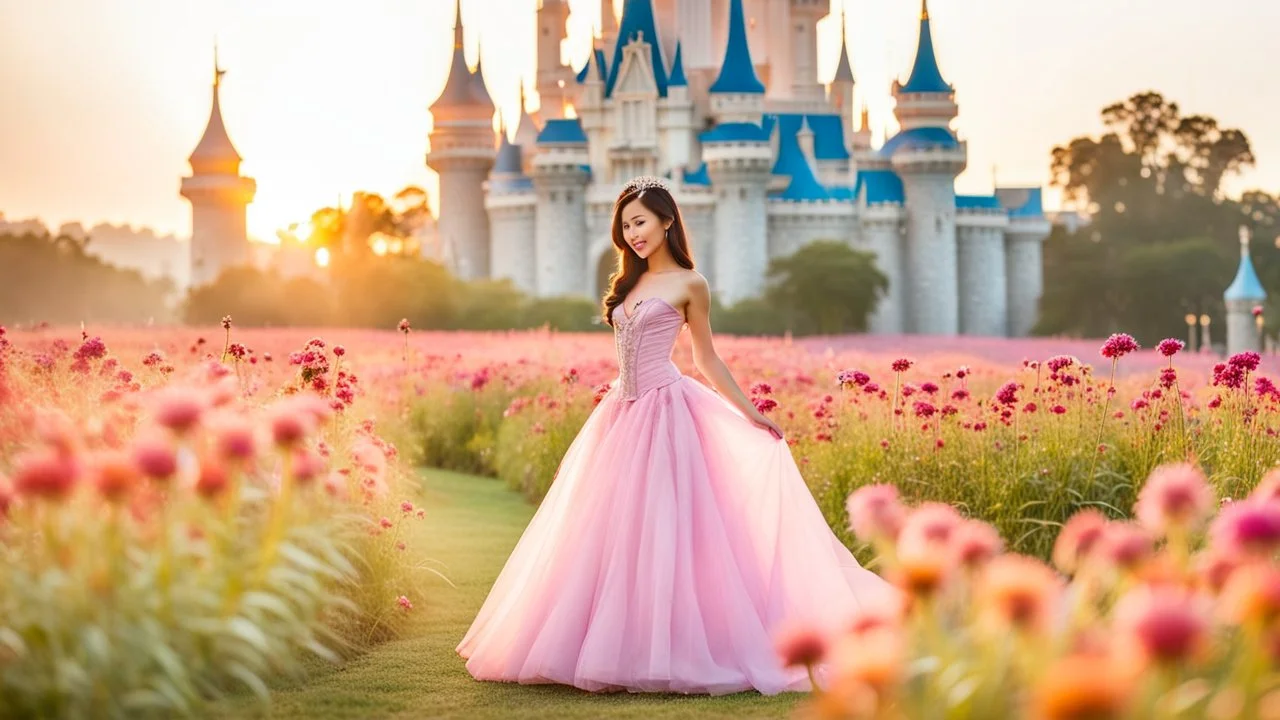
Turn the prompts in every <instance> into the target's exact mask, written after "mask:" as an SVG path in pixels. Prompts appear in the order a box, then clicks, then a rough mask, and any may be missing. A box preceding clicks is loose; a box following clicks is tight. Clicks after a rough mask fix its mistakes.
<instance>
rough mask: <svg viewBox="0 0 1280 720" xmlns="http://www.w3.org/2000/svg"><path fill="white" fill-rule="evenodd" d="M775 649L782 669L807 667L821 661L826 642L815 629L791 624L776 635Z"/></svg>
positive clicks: (824, 652) (825, 652) (825, 649)
mask: <svg viewBox="0 0 1280 720" xmlns="http://www.w3.org/2000/svg"><path fill="white" fill-rule="evenodd" d="M776 648H777V651H778V656H779V657H781V658H782V664H783V666H784V667H796V666H798V665H803V666H809V665H814V664H816V663H818V662H821V661H822V658H823V657H824V656H825V655H826V654H827V641H826V638H825V637H824V636H823V635H822V633H820V632H818V630H817V629H815V628H812V627H809V626H806V625H799V624H792V625H790V626H788V627H786V628H785V629H784V630H782V632H780V633H779V634H778V636H777V640H776Z"/></svg>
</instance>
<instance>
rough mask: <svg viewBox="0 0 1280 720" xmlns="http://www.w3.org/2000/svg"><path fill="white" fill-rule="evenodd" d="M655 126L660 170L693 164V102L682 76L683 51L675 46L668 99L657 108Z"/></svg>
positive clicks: (677, 174)
mask: <svg viewBox="0 0 1280 720" xmlns="http://www.w3.org/2000/svg"><path fill="white" fill-rule="evenodd" d="M658 125H659V127H660V129H661V133H662V138H661V145H662V153H663V155H662V162H661V163H660V165H661V170H662V172H664V173H665V172H666V171H668V170H671V171H673V173H672V174H673V176H674V177H677V178H679V176H680V173H677V172H674V171H675V170H680V169H684V168H687V167H689V166H690V164H691V163H692V162H693V153H694V150H695V147H694V144H695V140H696V135H695V134H694V131H695V130H696V125H695V123H694V117H693V98H692V97H690V95H689V80H688V78H686V77H685V72H684V47H683V46H682V45H681V44H680V43H676V53H675V59H674V60H673V61H672V63H671V77H670V78H668V80H667V98H666V100H664V101H663V102H662V103H661V107H660V108H659V117H658Z"/></svg>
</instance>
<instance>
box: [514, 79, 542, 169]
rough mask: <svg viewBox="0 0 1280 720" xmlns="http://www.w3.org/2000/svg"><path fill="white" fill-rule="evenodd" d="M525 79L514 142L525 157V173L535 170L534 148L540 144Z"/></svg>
mask: <svg viewBox="0 0 1280 720" xmlns="http://www.w3.org/2000/svg"><path fill="white" fill-rule="evenodd" d="M525 102H526V101H525V96H524V80H523V78H522V79H521V81H520V119H519V120H518V121H517V122H516V136H515V138H514V139H513V140H512V142H513V143H514V144H516V145H518V146H519V147H520V152H521V154H522V155H523V157H524V174H525V175H528V174H529V173H530V172H532V171H533V148H534V146H536V145H537V144H538V123H536V122H534V120H533V117H532V116H531V115H529V108H528V106H527V105H526V104H525Z"/></svg>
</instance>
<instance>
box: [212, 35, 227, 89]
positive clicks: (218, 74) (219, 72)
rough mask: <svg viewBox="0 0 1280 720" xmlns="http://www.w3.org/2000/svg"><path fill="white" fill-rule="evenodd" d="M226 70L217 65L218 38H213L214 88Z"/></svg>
mask: <svg viewBox="0 0 1280 720" xmlns="http://www.w3.org/2000/svg"><path fill="white" fill-rule="evenodd" d="M226 72H227V71H226V70H223V69H222V68H220V67H218V39H217V38H214V40H213V87H214V89H215V90H216V89H217V88H218V86H219V85H221V84H222V76H223V75H224V74H226Z"/></svg>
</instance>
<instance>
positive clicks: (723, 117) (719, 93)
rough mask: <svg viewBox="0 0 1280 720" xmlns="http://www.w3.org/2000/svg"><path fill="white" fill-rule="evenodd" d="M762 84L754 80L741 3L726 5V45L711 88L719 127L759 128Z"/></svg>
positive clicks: (762, 100)
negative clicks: (727, 29)
mask: <svg viewBox="0 0 1280 720" xmlns="http://www.w3.org/2000/svg"><path fill="white" fill-rule="evenodd" d="M764 91H765V88H764V84H763V83H761V82H760V78H759V77H757V76H756V69H755V66H754V65H753V64H752V62H751V48H750V47H749V46H748V45H747V28H746V20H745V19H744V18H743V15H742V0H730V3H729V39H728V41H727V42H726V43H725V48H724V61H723V62H721V63H720V74H719V75H718V76H717V77H716V81H715V82H714V83H712V84H711V88H710V93H711V114H712V115H714V116H715V119H716V121H717V122H720V123H751V124H755V125H759V124H760V121H761V117H762V116H763V114H764Z"/></svg>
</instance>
